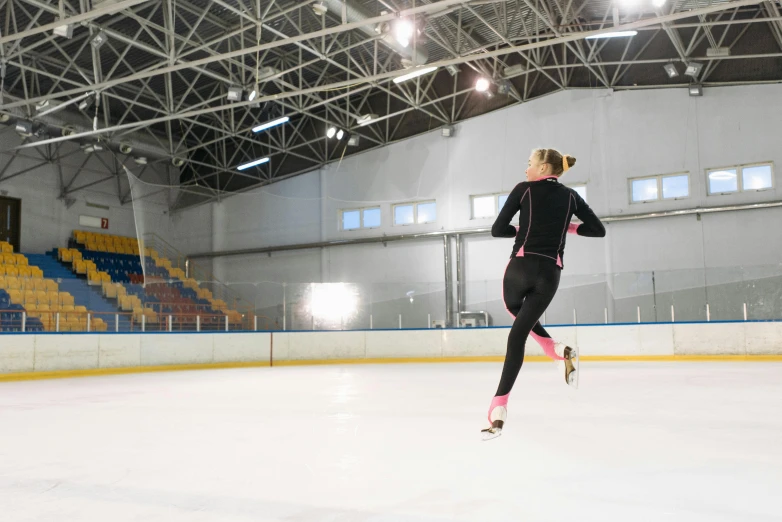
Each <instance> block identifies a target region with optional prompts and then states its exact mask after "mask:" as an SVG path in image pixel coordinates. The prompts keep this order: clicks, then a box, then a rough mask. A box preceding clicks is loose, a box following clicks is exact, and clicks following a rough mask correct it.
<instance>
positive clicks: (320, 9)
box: [312, 2, 329, 16]
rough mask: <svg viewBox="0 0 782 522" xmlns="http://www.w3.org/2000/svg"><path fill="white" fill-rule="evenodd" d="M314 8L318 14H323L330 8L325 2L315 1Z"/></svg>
mask: <svg viewBox="0 0 782 522" xmlns="http://www.w3.org/2000/svg"><path fill="white" fill-rule="evenodd" d="M312 10H313V11H315V14H316V15H318V16H323V15H324V14H326V13H328V12H329V8H328V7H327V6H326V4H324V3H323V2H315V3H314V4H312Z"/></svg>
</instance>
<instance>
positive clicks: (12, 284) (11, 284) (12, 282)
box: [5, 275, 22, 293]
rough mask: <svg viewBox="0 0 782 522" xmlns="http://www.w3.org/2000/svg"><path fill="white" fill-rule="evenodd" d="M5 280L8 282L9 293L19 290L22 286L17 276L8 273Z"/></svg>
mask: <svg viewBox="0 0 782 522" xmlns="http://www.w3.org/2000/svg"><path fill="white" fill-rule="evenodd" d="M5 280H6V281H7V282H8V287H7V289H8V290H9V293H10V291H11V290H19V289H21V288H22V285H21V284H20V283H19V279H18V278H17V277H16V276H11V275H7V276H5Z"/></svg>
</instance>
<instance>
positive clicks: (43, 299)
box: [35, 290, 49, 305]
mask: <svg viewBox="0 0 782 522" xmlns="http://www.w3.org/2000/svg"><path fill="white" fill-rule="evenodd" d="M35 300H36V301H37V302H38V304H46V305H48V304H49V294H47V293H46V291H43V290H38V291H37V292H35Z"/></svg>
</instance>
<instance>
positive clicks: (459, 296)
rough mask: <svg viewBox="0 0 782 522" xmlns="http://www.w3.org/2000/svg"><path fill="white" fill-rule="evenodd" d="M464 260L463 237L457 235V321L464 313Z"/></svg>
mask: <svg viewBox="0 0 782 522" xmlns="http://www.w3.org/2000/svg"><path fill="white" fill-rule="evenodd" d="M463 263H464V258H463V257H462V235H461V234H456V321H457V326H458V324H459V323H458V321H459V318H460V314H461V313H462V296H463V293H462V292H463V291H462V283H463V277H464V273H463V272H462V264H463Z"/></svg>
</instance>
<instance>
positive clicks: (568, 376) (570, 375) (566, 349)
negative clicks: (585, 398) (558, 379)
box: [554, 342, 580, 389]
mask: <svg viewBox="0 0 782 522" xmlns="http://www.w3.org/2000/svg"><path fill="white" fill-rule="evenodd" d="M554 351H555V352H556V354H557V355H559V356H560V357H564V358H565V360H564V361H558V365H559V368H560V371H563V370H564V372H563V373H564V374H565V383H567V384H568V385H569V386H572V387H573V388H576V389H578V376H579V372H578V363H579V359H580V358H579V356H578V350H576V349H575V348H573V347H571V346H567V345H566V344H564V343H560V342H556V343H554Z"/></svg>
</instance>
